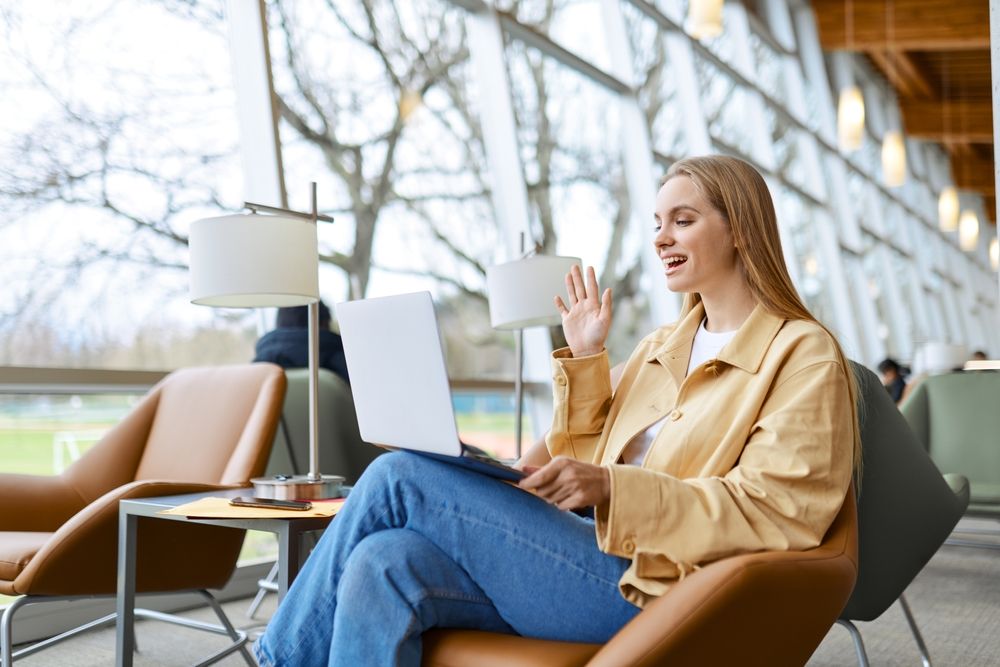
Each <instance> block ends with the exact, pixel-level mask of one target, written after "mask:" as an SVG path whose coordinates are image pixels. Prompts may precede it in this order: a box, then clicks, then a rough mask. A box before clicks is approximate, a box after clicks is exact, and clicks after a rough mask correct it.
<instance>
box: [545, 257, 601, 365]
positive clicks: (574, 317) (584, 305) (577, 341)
mask: <svg viewBox="0 0 1000 667" xmlns="http://www.w3.org/2000/svg"><path fill="white" fill-rule="evenodd" d="M566 294H567V301H566V302H564V301H563V300H562V298H560V297H558V296H557V297H556V298H555V302H556V308H558V309H559V313H560V314H561V315H562V325H563V333H564V334H565V335H566V342H567V343H569V348H570V350H571V351H572V352H573V356H574V357H585V356H587V355H591V354H597V353H598V352H600V351H601V350H603V349H604V341H605V340H606V339H607V337H608V329H610V328H611V288H608V289H605V290H604V294H602V295H601V296H600V297H598V287H597V275H596V274H595V273H594V267H592V266H591V267H588V268H587V279H586V281H584V279H583V273H581V271H580V267H579V266H575V265H574V266H573V268H572V269H571V270H570V272H569V273H567V274H566ZM567 302H568V303H569V305H568V306H567V305H566V303H567Z"/></svg>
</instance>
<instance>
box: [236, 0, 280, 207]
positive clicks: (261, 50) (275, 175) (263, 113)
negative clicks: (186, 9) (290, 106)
mask: <svg viewBox="0 0 1000 667" xmlns="http://www.w3.org/2000/svg"><path fill="white" fill-rule="evenodd" d="M226 17H227V19H228V24H229V54H230V59H231V61H232V68H233V88H234V89H235V90H236V115H237V118H238V122H239V130H240V132H239V136H240V152H241V154H242V157H243V189H244V201H252V202H255V203H258V204H267V205H270V206H287V205H288V201H287V196H286V194H285V180H284V173H283V171H282V166H281V140H280V138H279V137H278V108H277V98H276V97H275V94H274V82H273V80H272V78H271V56H270V51H269V48H268V34H267V19H266V14H265V8H264V0H258V1H257V2H248V1H247V0H228V1H227V2H226Z"/></svg>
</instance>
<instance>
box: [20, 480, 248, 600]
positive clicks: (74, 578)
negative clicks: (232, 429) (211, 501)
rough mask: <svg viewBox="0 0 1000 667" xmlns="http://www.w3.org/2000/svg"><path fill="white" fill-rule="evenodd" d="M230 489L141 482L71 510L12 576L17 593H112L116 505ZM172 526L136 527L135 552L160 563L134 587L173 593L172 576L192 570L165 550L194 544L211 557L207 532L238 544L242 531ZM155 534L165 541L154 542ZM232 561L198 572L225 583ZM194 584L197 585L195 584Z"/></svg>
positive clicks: (161, 523) (186, 548) (190, 548)
mask: <svg viewBox="0 0 1000 667" xmlns="http://www.w3.org/2000/svg"><path fill="white" fill-rule="evenodd" d="M230 488H239V487H231V486H226V485H220V484H201V483H190V482H175V481H169V480H142V481H137V482H132V483H130V484H126V485H124V486H121V487H118V488H117V489H113V490H112V491H109V492H108V493H106V494H104V495H103V496H101V497H100V498H98V499H97V500H95V501H94V502H92V503H91V504H89V505H87V506H86V507H85V508H84V509H82V510H81V511H79V512H77V513H76V514H75V515H73V516H72V517H71V518H70V519H69V521H67V522H66V523H65V524H63V525H62V526H61V527H59V529H58V530H57V531H55V533H54V534H53V535H52V537H51V538H50V539H49V541H48V542H46V543H45V545H44V546H43V547H42V548H41V549H39V550H38V553H36V554H35V556H34V557H33V558H32V559H31V562H30V563H28V565H27V567H25V569H24V571H23V572H22V573H21V575H20V576H19V577H18V580H17V582H18V590H19V592H23V593H30V594H36V595H97V594H108V593H113V592H114V591H115V571H116V563H117V562H118V561H117V557H118V556H117V554H118V501H120V500H125V499H129V498H149V497H153V496H172V495H178V494H182V493H198V492H205V491H215V490H220V491H221V490H225V489H230ZM172 523H174V522H169V521H156V522H153V524H152V526H151V527H147V528H143V527H140V539H139V542H140V550H141V551H143V552H146V553H150V552H151V553H152V556H153V558H154V559H156V560H158V561H159V560H163V561H165V562H163V563H159V562H157V563H156V565H155V566H150V567H149V568H147V571H146V573H145V574H147V575H148V577H149V580H150V581H151V582H153V583H149V584H143V580H140V582H139V586H140V589H143V590H175V589H177V588H178V586H175V585H173V582H172V578H179V577H181V575H182V574H183V571H185V570H186V571H190V570H191V569H192V568H191V566H190V565H189V564H186V563H184V562H183V561H184V556H183V555H181V556H178V555H176V554H175V555H173V556H171V555H170V554H169V552H170V551H171V550H178V551H181V552H184V551H188V552H190V551H195V549H194V546H195V545H197V546H200V547H204V549H205V553H213V546H214V543H213V542H212V539H213V538H212V537H211V535H212V534H213V533H215V534H219V532H218V531H226V532H227V533H231V534H232V535H235V537H236V538H238V542H240V543H241V542H242V539H243V536H242V533H236V531H232V529H228V528H220V529H213V528H212V527H210V526H190V525H187V526H182V525H179V524H178V525H174V526H171V525H170V524H172ZM185 529H186V530H185ZM199 529H200V532H201V534H202V535H204V536H205V537H204V538H203V539H201V540H200V541H199V540H195V539H186V540H183V542H182V543H176V540H177V539H178V538H176V537H173V538H171V537H170V536H171V535H173V536H176V535H181V534H184V533H185V532H187V533H190V534H194V532H193V531H197V530H199ZM156 534H160V535H164V536H165V537H163V538H161V539H159V540H157V538H156V537H155V535H156ZM151 540H152V541H151ZM232 541H233V540H232V539H231V538H229V537H224V538H222V542H220V544H226V545H228V544H229V543H230V542H232ZM172 542H173V543H172ZM189 543H190V544H189ZM144 545H145V546H144ZM147 547H148V548H147ZM238 551H239V545H238V544H237V545H236V553H238ZM157 552H158V553H157ZM213 556H219V557H221V556H220V553H214V554H213ZM140 557H141V558H143V559H144V560H145V559H148V556H142V555H141V556H140ZM197 558H199V559H202V560H204V557H203V556H202V555H201V554H200V553H198V555H197ZM234 563H235V554H234V555H233V560H232V563H229V562H220V563H218V564H215V563H214V562H211V561H206V563H205V566H204V568H203V570H204V573H205V576H207V577H209V580H210V581H212V582H213V584H214V583H215V582H217V581H219V580H220V579H221V581H222V582H223V583H224V581H225V579H226V578H228V571H231V569H232V567H231V566H232V564H234ZM227 569H228V570H227ZM196 574H197V573H196ZM192 576H194V575H192ZM158 581H168V582H169V583H170V585H166V584H164V585H163V586H162V588H161V587H160V586H159V585H157V583H156V582H158ZM198 583H199V584H200V582H198ZM181 587H186V588H205V587H208V586H207V585H195V584H192V585H190V586H181Z"/></svg>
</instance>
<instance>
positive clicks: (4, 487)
mask: <svg viewBox="0 0 1000 667" xmlns="http://www.w3.org/2000/svg"><path fill="white" fill-rule="evenodd" d="M85 505H86V501H85V500H84V499H83V498H81V497H80V494H78V493H77V492H76V491H75V490H74V489H73V488H72V486H70V485H69V484H68V483H67V482H66V480H65V479H64V478H63V477H61V476H58V475H56V476H48V475H19V474H12V473H0V531H30V532H43V533H48V532H54V531H55V530H57V529H58V528H59V526H61V525H63V524H64V523H66V521H68V520H69V518H70V517H72V516H73V515H74V514H76V513H77V512H79V511H80V510H81V509H83V507H84V506H85Z"/></svg>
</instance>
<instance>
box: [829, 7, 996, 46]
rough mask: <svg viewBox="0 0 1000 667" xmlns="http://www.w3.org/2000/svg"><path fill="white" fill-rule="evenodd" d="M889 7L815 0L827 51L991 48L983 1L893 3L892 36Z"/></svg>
mask: <svg viewBox="0 0 1000 667" xmlns="http://www.w3.org/2000/svg"><path fill="white" fill-rule="evenodd" d="M848 2H850V4H851V16H852V21H851V23H850V25H847V11H846V10H847V3H848ZM887 5H888V3H887V2H885V1H879V2H875V1H872V0H812V8H813V12H814V13H815V15H816V24H817V26H818V28H819V35H820V43H821V44H822V46H823V48H824V49H826V50H827V51H832V50H837V49H846V50H849V51H887V50H898V49H901V50H906V51H941V50H949V51H963V50H968V49H988V48H989V46H990V6H989V3H988V2H986V1H985V0H961V1H958V2H956V1H955V0H892V30H891V35H890V30H889V29H888V28H889V27H888V26H887V24H886V17H887V13H886V9H887ZM890 36H891V38H892V39H891V43H890V39H889V38H890Z"/></svg>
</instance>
